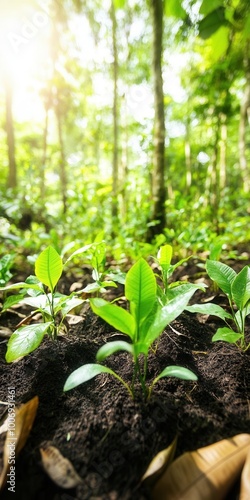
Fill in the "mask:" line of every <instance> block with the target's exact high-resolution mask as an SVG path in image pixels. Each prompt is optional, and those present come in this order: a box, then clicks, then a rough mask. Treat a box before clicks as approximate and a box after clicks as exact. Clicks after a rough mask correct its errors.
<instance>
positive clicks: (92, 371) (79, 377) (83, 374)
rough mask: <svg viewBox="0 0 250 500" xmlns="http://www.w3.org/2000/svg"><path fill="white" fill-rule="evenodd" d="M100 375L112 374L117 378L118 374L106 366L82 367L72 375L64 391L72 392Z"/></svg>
mask: <svg viewBox="0 0 250 500" xmlns="http://www.w3.org/2000/svg"><path fill="white" fill-rule="evenodd" d="M100 373H110V374H111V375H114V376H116V373H115V372H114V371H113V370H110V368H107V367H106V366H103V365H98V364H96V363H88V364H86V365H83V366H80V368H78V369H77V370H75V371H74V372H72V373H71V374H70V376H69V377H68V378H67V380H66V382H65V384H64V388H63V390H64V391H70V390H71V389H74V388H75V387H77V386H78V385H80V384H83V383H84V382H87V381H88V380H91V379H92V378H94V377H96V375H100Z"/></svg>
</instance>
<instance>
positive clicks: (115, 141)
mask: <svg viewBox="0 0 250 500" xmlns="http://www.w3.org/2000/svg"><path fill="white" fill-rule="evenodd" d="M110 15H111V21H112V48H113V85H114V86H113V166H112V180H113V181H112V209H111V212H112V219H113V227H114V226H115V223H116V222H117V219H118V178H119V172H118V169H119V165H118V88H117V87H118V85H117V82H118V51H117V22H116V13H115V6H114V2H113V0H111V12H110Z"/></svg>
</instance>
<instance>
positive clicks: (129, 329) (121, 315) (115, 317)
mask: <svg viewBox="0 0 250 500" xmlns="http://www.w3.org/2000/svg"><path fill="white" fill-rule="evenodd" d="M90 305H91V308H92V310H93V311H94V313H95V314H97V315H98V316H100V318H102V319H104V320H105V321H107V323H109V324H110V325H112V326H113V327H114V328H116V329H117V330H119V331H120V332H122V333H126V334H127V335H129V337H130V338H131V339H132V340H134V335H135V320H134V318H133V316H132V315H131V314H130V313H129V312H128V311H125V309H123V308H122V307H119V306H116V305H114V304H110V302H107V301H106V300H104V299H100V298H94V299H90Z"/></svg>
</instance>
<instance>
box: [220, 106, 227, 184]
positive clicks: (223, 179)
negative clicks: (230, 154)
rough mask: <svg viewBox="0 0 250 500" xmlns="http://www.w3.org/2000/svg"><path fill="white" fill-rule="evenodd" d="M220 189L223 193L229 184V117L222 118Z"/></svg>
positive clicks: (223, 116)
mask: <svg viewBox="0 0 250 500" xmlns="http://www.w3.org/2000/svg"><path fill="white" fill-rule="evenodd" d="M220 133H221V135H220V189H221V191H222V192H223V191H224V189H225V187H226V183H227V116H226V115H224V114H223V115H222V116H221V129H220Z"/></svg>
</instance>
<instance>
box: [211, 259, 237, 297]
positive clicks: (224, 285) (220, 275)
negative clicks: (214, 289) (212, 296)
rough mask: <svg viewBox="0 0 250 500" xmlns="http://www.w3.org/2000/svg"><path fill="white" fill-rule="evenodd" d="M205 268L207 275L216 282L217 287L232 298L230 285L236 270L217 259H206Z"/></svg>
mask: <svg viewBox="0 0 250 500" xmlns="http://www.w3.org/2000/svg"><path fill="white" fill-rule="evenodd" d="M206 270H207V274H208V276H209V277H210V278H211V279H212V280H213V281H215V283H217V285H218V287H219V288H220V289H221V290H222V291H223V292H224V293H225V294H226V295H228V296H229V297H230V298H232V291H231V286H232V283H233V280H234V278H235V276H236V272H235V271H234V270H233V269H232V268H231V267H229V266H227V265H226V264H223V263H222V262H218V261H217V260H209V259H208V260H207V262H206Z"/></svg>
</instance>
